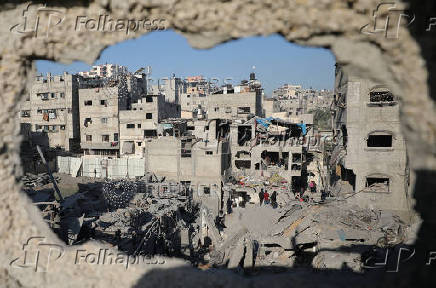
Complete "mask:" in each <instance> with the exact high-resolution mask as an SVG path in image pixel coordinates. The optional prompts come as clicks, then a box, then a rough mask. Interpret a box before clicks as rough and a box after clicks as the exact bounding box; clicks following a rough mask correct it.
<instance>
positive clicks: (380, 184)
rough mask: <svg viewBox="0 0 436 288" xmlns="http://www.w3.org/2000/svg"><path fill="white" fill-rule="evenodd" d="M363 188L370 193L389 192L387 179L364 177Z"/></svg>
mask: <svg viewBox="0 0 436 288" xmlns="http://www.w3.org/2000/svg"><path fill="white" fill-rule="evenodd" d="M365 187H366V188H367V189H366V190H367V191H371V192H389V178H382V177H366V183H365Z"/></svg>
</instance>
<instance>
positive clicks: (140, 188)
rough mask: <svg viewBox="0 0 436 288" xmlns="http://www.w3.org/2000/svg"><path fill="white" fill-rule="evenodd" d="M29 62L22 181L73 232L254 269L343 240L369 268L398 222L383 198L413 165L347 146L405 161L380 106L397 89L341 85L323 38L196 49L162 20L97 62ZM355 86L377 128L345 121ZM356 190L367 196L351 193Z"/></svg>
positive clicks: (289, 261) (304, 260) (145, 250)
mask: <svg viewBox="0 0 436 288" xmlns="http://www.w3.org/2000/svg"><path fill="white" fill-rule="evenodd" d="M156 34H159V37H157V36H156V37H155V36H153V35H156ZM36 66H37V69H38V75H37V76H36V77H35V79H34V80H33V82H32V85H31V88H30V91H29V94H28V97H27V98H26V101H24V102H23V103H21V108H20V115H19V119H20V127H21V134H22V136H23V141H22V143H21V159H22V167H23V170H24V176H22V177H21V181H22V183H23V191H24V192H25V193H26V194H27V195H28V196H29V197H30V198H31V199H32V201H33V202H34V204H35V205H37V206H38V207H39V208H40V210H41V213H42V216H43V218H44V220H45V221H46V222H47V223H48V225H49V226H50V227H51V228H52V229H53V231H54V232H55V233H56V234H57V235H58V236H59V237H60V238H61V239H62V240H64V241H65V242H66V244H68V245H77V244H80V243H83V242H84V241H87V240H89V239H96V240H99V241H103V242H106V243H109V244H111V245H113V246H115V247H117V248H118V249H120V250H121V251H124V252H126V253H128V254H130V255H147V256H152V255H167V256H176V257H182V258H185V259H187V260H189V261H191V262H192V263H193V264H194V265H196V266H198V267H201V266H207V267H210V266H217V267H227V268H238V267H239V268H243V269H244V270H245V271H247V272H249V271H252V270H253V269H257V268H262V267H270V266H271V265H272V263H274V265H273V266H275V267H281V268H283V267H286V268H291V267H301V266H304V267H316V268H330V267H334V266H335V265H336V264H337V263H329V261H328V259H327V258H328V254H329V253H338V255H342V256H340V257H341V259H340V260H341V263H342V262H344V263H345V264H346V265H347V266H348V267H350V268H351V269H353V270H361V269H362V268H361V266H360V265H359V264H358V262H359V261H364V260H365V259H368V258H370V257H372V258H374V257H373V256H374V254H373V253H376V252H377V251H375V250H374V249H373V248H374V247H376V246H375V245H377V244H380V243H382V244H383V245H392V244H396V243H393V242H392V241H393V240H392V238H389V237H388V236H386V235H391V234H392V233H393V234H395V237H396V238H395V240H394V242H395V241H397V242H400V241H401V240H402V237H404V233H403V230H402V229H404V227H405V226H406V225H405V223H404V221H403V220H401V219H400V218H399V217H396V216H395V215H396V214H395V213H393V212H391V211H389V212H388V211H387V210H389V209H387V208H386V207H384V206H383V205H384V204H383V203H377V197H380V196H379V195H384V196H383V197H386V195H388V197H391V195H392V193H395V191H396V189H397V190H398V189H400V188H399V187H401V184H400V183H402V184H403V187H402V189H403V190H404V189H408V188H404V187H407V185H406V183H405V181H407V179H406V178H405V177H403V178H401V177H398V176H397V175H396V174H392V173H394V172H395V171H392V170H389V169H388V168H386V167H389V166H384V167H383V168H382V169H385V170H386V171H385V170H383V171H372V170H373V169H372V168H371V167H373V166H372V164H371V163H369V162H368V161H375V160H374V159H373V158H371V157H372V156H369V160H368V161H366V160H365V161H366V162H365V161H363V162H362V163H361V165H360V166H359V167H357V168H352V167H346V163H345V162H344V157H345V155H346V151H347V148H349V147H361V148H362V151H366V152H368V151H369V153H370V152H371V151H373V152H374V153H380V151H385V150H388V151H387V152H386V153H390V152H389V151H391V150H395V151H400V152H398V153H399V154H395V155H394V156H395V157H400V158H401V157H403V158H404V163H403V162H401V163H402V164H400V166H401V165H403V164H404V167H401V168H400V169H402V172H405V171H407V167H406V166H405V165H406V157H405V147H404V140H402V137H401V135H400V133H398V131H397V130H395V129H397V128H398V127H399V123H396V124H395V123H394V129H392V127H393V126H392V125H391V124H392V123H391V124H390V126H389V127H391V130H395V131H391V130H386V129H382V128H383V127H384V125H383V122H386V121H388V120H386V119H384V118H383V116H380V115H381V114H383V113H388V114H387V115H388V116H389V117H397V118H398V105H397V104H398V103H397V100H396V98H395V96H394V95H392V94H391V93H390V92H389V90H388V89H387V88H386V87H381V88H380V87H379V86H377V85H376V83H371V82H369V81H367V80H364V79H361V80H359V81H360V82H359V85H361V86H360V87H361V89H360V90H358V91H360V94H359V95H355V94H350V93H348V90H347V87H348V88H349V87H353V86H352V85H356V84H355V83H356V81H354V82H349V81H348V77H347V75H345V74H344V72H343V71H342V70H341V66H340V65H338V66H336V67H335V60H334V58H333V56H332V55H331V54H330V53H329V52H328V51H326V50H323V49H315V48H301V47H298V46H295V45H293V44H289V43H287V42H285V40H283V39H282V38H280V37H279V36H271V37H267V38H248V39H243V40H237V41H233V42H230V43H226V44H222V45H220V46H218V47H216V48H213V49H211V50H206V51H198V50H193V49H191V48H190V47H189V45H188V44H187V43H186V41H185V40H184V39H183V38H182V37H181V36H178V35H176V34H174V33H172V32H159V33H157V32H156V33H152V34H150V35H147V36H143V37H140V38H138V39H135V40H130V41H127V42H123V43H121V44H118V45H115V46H113V47H110V48H108V49H107V50H105V51H104V52H103V54H102V55H101V57H100V59H99V60H98V61H97V62H96V63H95V65H94V66H88V65H86V64H84V63H73V64H72V65H69V66H65V65H60V64H56V63H52V62H47V61H40V62H37V65H36ZM42 72H44V73H47V72H50V73H51V74H46V75H42V74H40V73H42ZM344 87H345V88H344ZM374 87H375V88H374ZM353 97H354V98H353ZM356 97H357V98H356ZM365 97H366V98H365ZM349 99H360V100H358V102H359V103H360V104H358V105H361V107H363V108H364V109H367V110H368V111H367V113H368V115H366V116H365V117H367V119H363V120H362V121H366V120H368V119H372V120H379V122H380V123H382V124H380V125H381V126H383V127H375V128H377V129H372V130H371V131H368V132H367V133H366V135H364V134H362V133H364V132H365V131H356V129H355V127H352V128H348V129H347V126H346V125H347V118H346V112H347V111H348V110H347V109H348V108H350V107H348V106H347V105H349V104H348V103H349V102H348V101H349ZM353 108H356V107H353ZM371 109H372V110H371ZM383 109H384V111H387V110H389V111H388V112H383V111H382V110H383ZM371 113H373V114H371ZM374 113H375V114H374ZM374 115H375V118H374ZM371 117H372V118H371ZM377 117H378V118H377ZM376 122H377V121H375V122H374V123H373V125H374V126H377V125H378V124H377V123H376ZM393 122H395V121H393ZM395 125H398V127H397V126H395ZM398 129H399V128H398ZM360 130H363V129H360ZM401 145H403V146H401ZM391 152H392V151H391ZM362 153H364V152H362ZM401 153H403V154H401ZM352 157H360V156H359V155H355V156H354V155H353V156H352ZM383 157H384V156H383ZM403 158H401V159H403ZM371 159H373V160H371ZM353 169H354V170H353ZM374 172H380V174H377V173H376V174H374ZM387 172H389V173H387ZM403 175H404V173H403ZM380 179H381V180H380ZM361 192H362V193H361ZM360 193H361V195H363V197H362V198H359V199H360V200H358V201H360V203H362V202H363V201H365V202H364V203H366V204H368V205H366V204H365V205H361V207H358V206H353V205H355V204H356V203H357V204H359V202H353V201H346V199H348V198H350V197H354V196H356V195H357V194H360ZM406 194H407V193H406ZM359 196H360V195H359ZM355 198H357V197H355ZM362 199H363V200H362ZM372 199H376V201H375V202H374V203H373V202H371V201H373V200H372ZM339 200H340V201H339ZM379 204H380V205H379ZM368 207H373V208H374V207H375V208H376V209H368ZM397 208H398V209H397V210H400V211H403V210H404V209H405V207H397ZM406 208H407V207H406ZM406 210H407V209H406ZM327 226H328V227H330V228H329V229H325V227H327ZM368 227H372V228H371V231H370V232H368ZM381 228H383V229H385V230H386V231H387V230H389V231H390V233H391V234H386V232H385V231H384V230H383V229H381ZM392 231H393V232H392ZM380 239H381V240H380ZM380 241H381V242H380ZM389 241H391V242H389ZM357 243H359V244H358V245H357ZM380 245H381V244H380ZM380 245H379V246H380ZM346 246H350V247H351V246H353V247H355V250H349V251H351V253H342V252H340V247H346ZM356 247H357V248H356ZM332 251H333V252H332ZM374 251H375V252H374ZM365 253H366V254H365ZM371 253H372V254H371ZM356 255H357V256H356ZM359 255H360V256H359ZM356 257H357V258H359V257H360V258H359V259H360V260H359V261H355V260H356V259H357V258H356ZM374 259H375V258H374ZM356 263H357V264H356Z"/></svg>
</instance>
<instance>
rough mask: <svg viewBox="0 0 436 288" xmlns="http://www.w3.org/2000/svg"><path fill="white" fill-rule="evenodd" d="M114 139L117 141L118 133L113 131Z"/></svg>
mask: <svg viewBox="0 0 436 288" xmlns="http://www.w3.org/2000/svg"><path fill="white" fill-rule="evenodd" d="M114 141H115V142H117V141H118V133H114Z"/></svg>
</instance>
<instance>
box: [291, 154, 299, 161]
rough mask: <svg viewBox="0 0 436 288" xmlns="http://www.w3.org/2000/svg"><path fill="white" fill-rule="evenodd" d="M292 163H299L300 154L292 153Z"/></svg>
mask: <svg viewBox="0 0 436 288" xmlns="http://www.w3.org/2000/svg"><path fill="white" fill-rule="evenodd" d="M292 162H294V163H301V153H292Z"/></svg>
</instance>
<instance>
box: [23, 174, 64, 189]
mask: <svg viewBox="0 0 436 288" xmlns="http://www.w3.org/2000/svg"><path fill="white" fill-rule="evenodd" d="M54 179H55V180H56V182H59V180H60V178H59V177H54ZM21 181H22V183H23V185H24V186H25V187H27V188H35V187H41V186H44V185H46V184H48V183H50V176H49V175H48V173H41V174H37V175H35V174H32V173H26V175H24V176H22V177H21Z"/></svg>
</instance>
